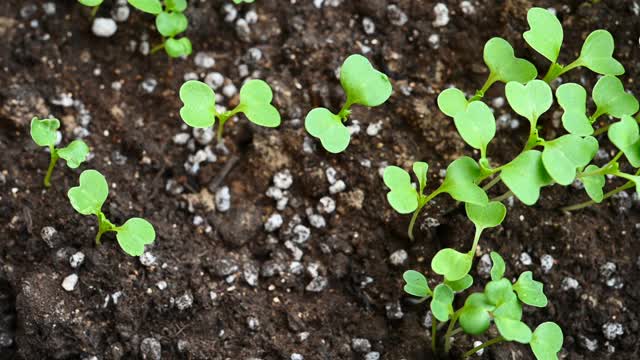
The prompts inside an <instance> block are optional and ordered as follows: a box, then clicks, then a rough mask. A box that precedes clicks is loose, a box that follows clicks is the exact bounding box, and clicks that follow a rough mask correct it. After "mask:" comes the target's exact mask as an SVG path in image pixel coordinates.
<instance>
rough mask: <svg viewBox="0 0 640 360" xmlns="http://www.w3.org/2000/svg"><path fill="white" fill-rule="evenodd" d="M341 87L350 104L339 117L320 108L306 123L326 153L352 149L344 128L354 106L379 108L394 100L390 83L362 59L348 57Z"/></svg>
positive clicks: (343, 108)
mask: <svg viewBox="0 0 640 360" xmlns="http://www.w3.org/2000/svg"><path fill="white" fill-rule="evenodd" d="M340 84H341V85H342V88H343V89H344V91H345V93H346V94H347V101H346V102H345V104H344V105H343V106H342V108H341V109H340V111H339V112H338V113H337V114H334V113H332V112H331V111H330V110H329V109H326V108H323V107H320V108H315V109H312V110H311V111H310V112H309V113H308V114H307V116H306V118H305V121H304V126H305V129H307V132H309V134H311V135H312V136H314V137H316V138H318V139H320V142H321V143H322V146H323V147H324V148H325V150H327V151H329V152H331V153H334V154H336V153H340V152H342V151H344V149H346V148H347V146H349V142H350V141H351V134H350V133H349V129H347V127H346V126H345V125H344V122H345V121H347V120H348V118H349V115H350V114H351V106H352V105H354V104H359V105H364V106H368V107H374V106H378V105H380V104H382V103H384V102H385V101H387V99H388V98H389V96H391V91H392V88H391V82H390V81H389V78H388V77H387V76H386V75H385V74H383V73H381V72H380V71H378V70H376V69H374V68H373V66H372V65H371V63H370V62H369V60H367V58H365V57H364V56H362V55H351V56H349V57H348V58H347V59H346V60H345V61H344V63H343V64H342V67H341V69H340Z"/></svg>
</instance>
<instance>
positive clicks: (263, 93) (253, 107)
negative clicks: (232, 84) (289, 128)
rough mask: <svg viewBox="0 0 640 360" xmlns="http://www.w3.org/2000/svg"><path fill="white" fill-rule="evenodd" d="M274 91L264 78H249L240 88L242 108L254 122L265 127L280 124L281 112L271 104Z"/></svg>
mask: <svg viewBox="0 0 640 360" xmlns="http://www.w3.org/2000/svg"><path fill="white" fill-rule="evenodd" d="M272 99H273V93H272V92H271V88H270V87H269V84H267V83H266V82H264V81H262V80H249V81H247V82H246V83H245V84H244V85H242V88H241V89H240V105H238V106H239V107H240V109H242V112H243V113H244V114H245V115H246V116H247V118H248V119H249V120H250V121H251V122H252V123H254V124H256V125H260V126H264V127H277V126H279V125H280V113H279V112H278V109H276V108H275V106H273V105H271V100H272Z"/></svg>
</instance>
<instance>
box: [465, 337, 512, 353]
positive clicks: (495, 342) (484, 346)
mask: <svg viewBox="0 0 640 360" xmlns="http://www.w3.org/2000/svg"><path fill="white" fill-rule="evenodd" d="M502 341H504V338H503V337H502V336H498V337H497V338H493V339H491V340H488V341H485V342H484V343H482V344H480V345H478V346H476V347H474V348H473V349H471V350H469V351H467V352H466V353H464V354H463V355H462V358H463V359H466V358H468V357H469V356H471V355H473V354H475V353H477V352H478V351H480V350H482V349H484V348H487V347H489V346H491V345H493V344H497V343H499V342H502Z"/></svg>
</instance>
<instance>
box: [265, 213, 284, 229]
mask: <svg viewBox="0 0 640 360" xmlns="http://www.w3.org/2000/svg"><path fill="white" fill-rule="evenodd" d="M283 222H284V220H283V219H282V215H280V214H278V213H275V214H271V216H269V218H268V219H267V222H266V223H264V229H265V230H266V231H267V232H273V231H276V230H277V229H279V228H280V226H282V223H283Z"/></svg>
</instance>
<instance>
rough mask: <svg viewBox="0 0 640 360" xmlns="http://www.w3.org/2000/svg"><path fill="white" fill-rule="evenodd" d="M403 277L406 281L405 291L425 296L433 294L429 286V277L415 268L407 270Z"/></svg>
mask: <svg viewBox="0 0 640 360" xmlns="http://www.w3.org/2000/svg"><path fill="white" fill-rule="evenodd" d="M402 278H403V279H404V281H405V282H406V284H405V285H404V292H406V293H407V294H409V295H413V296H417V297H421V298H425V297H429V296H431V294H432V292H431V289H430V288H429V283H428V282H427V278H426V277H425V276H424V275H422V274H421V273H419V272H417V271H415V270H407V271H405V272H404V274H402Z"/></svg>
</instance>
